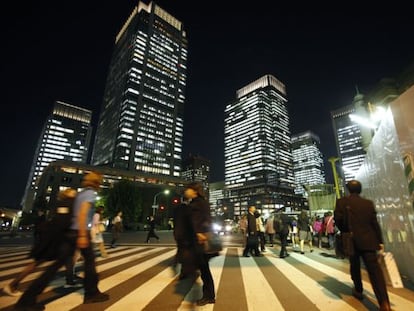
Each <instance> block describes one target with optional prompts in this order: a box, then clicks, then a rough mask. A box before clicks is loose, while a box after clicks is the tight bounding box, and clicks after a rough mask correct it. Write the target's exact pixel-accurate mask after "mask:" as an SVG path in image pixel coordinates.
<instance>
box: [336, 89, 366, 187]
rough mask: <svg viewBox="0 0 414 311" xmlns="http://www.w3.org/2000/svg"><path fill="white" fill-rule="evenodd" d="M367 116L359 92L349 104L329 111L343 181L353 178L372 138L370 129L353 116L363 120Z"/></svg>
mask: <svg viewBox="0 0 414 311" xmlns="http://www.w3.org/2000/svg"><path fill="white" fill-rule="evenodd" d="M367 116H368V112H367V110H366V105H365V103H364V97H363V95H362V94H359V93H358V94H356V96H355V98H354V101H353V103H352V104H351V105H348V106H345V107H342V108H339V109H336V110H334V111H331V117H332V125H333V129H334V136H335V141H336V148H337V151H338V156H339V158H340V161H341V168H342V169H341V170H339V172H341V173H342V177H343V178H344V179H345V182H346V181H349V180H351V179H353V178H355V174H356V173H357V171H358V169H359V168H360V167H361V164H362V163H363V162H364V159H365V154H366V148H367V146H368V145H369V143H370V139H371V138H372V133H371V131H370V129H369V128H367V127H365V126H363V125H361V122H356V120H355V119H353V118H355V117H357V118H361V120H364V118H367ZM362 123H363V122H362ZM365 123H367V122H365Z"/></svg>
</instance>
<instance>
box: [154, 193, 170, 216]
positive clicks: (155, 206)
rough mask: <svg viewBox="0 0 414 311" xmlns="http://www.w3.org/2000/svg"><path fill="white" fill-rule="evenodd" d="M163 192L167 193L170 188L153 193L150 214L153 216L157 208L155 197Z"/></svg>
mask: <svg viewBox="0 0 414 311" xmlns="http://www.w3.org/2000/svg"><path fill="white" fill-rule="evenodd" d="M163 193H164V194H165V195H167V194H169V193H170V190H168V189H165V190H164V191H161V192H158V193H157V194H155V195H154V201H153V202H152V216H155V210H156V209H157V208H158V204H157V197H158V196H159V195H160V194H163Z"/></svg>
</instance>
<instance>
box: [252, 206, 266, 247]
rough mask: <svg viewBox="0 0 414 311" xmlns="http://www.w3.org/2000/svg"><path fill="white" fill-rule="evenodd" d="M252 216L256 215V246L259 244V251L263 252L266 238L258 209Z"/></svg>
mask: <svg viewBox="0 0 414 311" xmlns="http://www.w3.org/2000/svg"><path fill="white" fill-rule="evenodd" d="M254 217H256V226H257V236H258V238H259V245H258V246H260V251H261V252H265V251H266V248H265V243H266V238H265V227H264V224H263V217H262V215H261V214H260V212H259V211H258V210H256V211H255V212H254Z"/></svg>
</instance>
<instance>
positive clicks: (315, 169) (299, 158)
mask: <svg viewBox="0 0 414 311" xmlns="http://www.w3.org/2000/svg"><path fill="white" fill-rule="evenodd" d="M319 146H320V139H319V137H318V136H317V135H316V134H314V133H312V132H310V131H307V132H304V133H300V134H296V135H292V156H293V172H294V176H295V193H296V194H300V195H303V196H304V195H305V193H306V190H305V188H304V186H305V185H322V184H325V170H324V164H323V156H322V153H321V151H320V149H319Z"/></svg>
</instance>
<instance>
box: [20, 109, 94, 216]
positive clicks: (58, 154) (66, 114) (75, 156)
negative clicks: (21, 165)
mask: <svg viewBox="0 0 414 311" xmlns="http://www.w3.org/2000/svg"><path fill="white" fill-rule="evenodd" d="M91 118H92V111H90V110H87V109H83V108H80V107H76V106H73V105H70V104H67V103H64V102H61V101H57V102H55V104H54V107H53V110H52V113H51V114H50V116H49V117H48V118H47V120H46V123H45V125H44V127H43V130H42V133H41V135H40V139H39V142H38V145H37V149H36V152H35V156H34V159H33V164H32V167H31V170H30V174H29V179H28V182H27V185H26V190H25V194H24V197H23V202H22V206H23V208H24V209H25V210H30V209H31V208H32V204H33V198H34V197H35V195H36V191H37V187H38V179H39V178H40V176H41V175H42V173H43V171H44V169H45V168H46V167H47V166H48V165H49V163H51V162H53V161H57V160H67V161H73V162H79V163H86V162H87V159H88V151H89V143H90V138H91V131H92V128H91V125H90V123H91Z"/></svg>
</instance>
